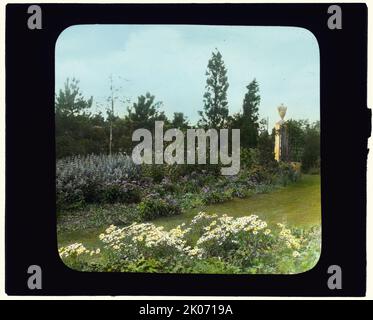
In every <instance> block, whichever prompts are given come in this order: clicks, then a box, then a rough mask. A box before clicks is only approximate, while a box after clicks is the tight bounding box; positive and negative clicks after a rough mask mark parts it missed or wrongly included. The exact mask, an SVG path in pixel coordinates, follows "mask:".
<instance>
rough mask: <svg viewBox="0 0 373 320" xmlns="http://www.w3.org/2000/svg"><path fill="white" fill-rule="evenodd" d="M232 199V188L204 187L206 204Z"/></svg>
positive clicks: (203, 195)
mask: <svg viewBox="0 0 373 320" xmlns="http://www.w3.org/2000/svg"><path fill="white" fill-rule="evenodd" d="M231 199H232V192H231V190H220V189H218V190H212V189H210V188H209V187H205V188H203V189H202V201H203V203H204V204H206V205H208V204H215V203H223V202H225V201H228V200H231Z"/></svg>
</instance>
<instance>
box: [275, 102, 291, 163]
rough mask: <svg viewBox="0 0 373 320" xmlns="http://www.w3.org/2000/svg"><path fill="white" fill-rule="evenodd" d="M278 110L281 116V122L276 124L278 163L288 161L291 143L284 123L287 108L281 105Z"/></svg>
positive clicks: (276, 154)
mask: <svg viewBox="0 0 373 320" xmlns="http://www.w3.org/2000/svg"><path fill="white" fill-rule="evenodd" d="M277 110H278V113H279V114H280V117H281V120H280V121H278V122H276V124H275V131H276V136H275V159H276V160H277V161H288V155H289V142H288V132H287V128H286V123H285V121H284V117H285V114H286V110H287V108H286V107H285V106H284V105H283V104H281V105H280V106H279V107H278V108H277Z"/></svg>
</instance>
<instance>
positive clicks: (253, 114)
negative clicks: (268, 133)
mask: <svg viewBox="0 0 373 320" xmlns="http://www.w3.org/2000/svg"><path fill="white" fill-rule="evenodd" d="M246 88H247V92H246V94H245V97H244V100H243V104H242V114H238V115H236V116H235V119H234V127H235V128H239V129H240V130H241V146H242V147H244V148H255V147H256V146H257V144H258V135H259V104H260V95H259V85H258V82H257V81H256V79H254V80H253V81H251V82H250V83H249V85H248V86H247V87H246Z"/></svg>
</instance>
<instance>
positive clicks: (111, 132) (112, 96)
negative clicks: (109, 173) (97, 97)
mask: <svg viewBox="0 0 373 320" xmlns="http://www.w3.org/2000/svg"><path fill="white" fill-rule="evenodd" d="M110 93H111V115H110V137H109V155H110V156H111V149H112V144H113V115H114V95H113V94H114V93H113V75H112V74H111V75H110Z"/></svg>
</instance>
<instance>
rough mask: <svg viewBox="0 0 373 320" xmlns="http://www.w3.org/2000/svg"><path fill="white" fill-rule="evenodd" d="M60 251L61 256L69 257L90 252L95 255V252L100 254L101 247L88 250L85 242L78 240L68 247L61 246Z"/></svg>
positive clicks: (89, 253)
mask: <svg viewBox="0 0 373 320" xmlns="http://www.w3.org/2000/svg"><path fill="white" fill-rule="evenodd" d="M58 253H59V255H60V257H61V258H69V257H73V258H76V257H78V256H80V255H83V254H88V255H90V256H93V255H94V254H99V253H100V249H99V248H98V249H95V250H88V249H87V248H86V247H85V246H84V245H83V244H81V243H79V242H76V243H73V244H70V245H69V246H67V247H61V248H59V249H58Z"/></svg>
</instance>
